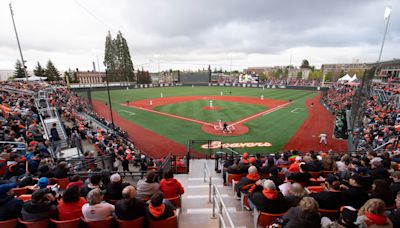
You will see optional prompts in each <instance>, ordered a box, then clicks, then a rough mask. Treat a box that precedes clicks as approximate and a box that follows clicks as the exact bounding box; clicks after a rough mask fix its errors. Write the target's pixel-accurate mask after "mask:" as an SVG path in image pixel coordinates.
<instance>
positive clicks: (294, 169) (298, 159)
mask: <svg viewBox="0 0 400 228" xmlns="http://www.w3.org/2000/svg"><path fill="white" fill-rule="evenodd" d="M301 160H302V158H301V157H300V156H296V158H295V162H294V163H292V164H291V165H290V166H289V169H288V171H289V172H290V173H298V172H300V169H299V166H300V163H301Z"/></svg>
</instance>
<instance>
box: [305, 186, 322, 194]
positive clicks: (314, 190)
mask: <svg viewBox="0 0 400 228" xmlns="http://www.w3.org/2000/svg"><path fill="white" fill-rule="evenodd" d="M307 189H308V191H310V192H312V193H319V192H322V191H324V186H308V187H307Z"/></svg>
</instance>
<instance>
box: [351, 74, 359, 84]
mask: <svg viewBox="0 0 400 228" xmlns="http://www.w3.org/2000/svg"><path fill="white" fill-rule="evenodd" d="M357 80H358V78H357V75H356V74H354V75H353V77H351V79H350V82H354V81H357Z"/></svg>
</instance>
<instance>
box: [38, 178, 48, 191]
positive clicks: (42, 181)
mask: <svg viewBox="0 0 400 228" xmlns="http://www.w3.org/2000/svg"><path fill="white" fill-rule="evenodd" d="M47 185H49V179H47V177H42V178H40V179H39V180H38V183H37V186H38V187H39V189H45V188H47Z"/></svg>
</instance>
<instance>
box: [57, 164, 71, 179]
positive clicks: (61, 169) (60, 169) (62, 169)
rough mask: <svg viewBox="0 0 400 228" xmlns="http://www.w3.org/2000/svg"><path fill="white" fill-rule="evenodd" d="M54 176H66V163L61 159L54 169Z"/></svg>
mask: <svg viewBox="0 0 400 228" xmlns="http://www.w3.org/2000/svg"><path fill="white" fill-rule="evenodd" d="M54 177H55V178H67V177H68V163H67V162H65V161H62V162H60V163H58V165H57V167H56V169H55V170H54Z"/></svg>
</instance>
